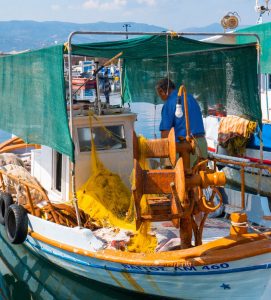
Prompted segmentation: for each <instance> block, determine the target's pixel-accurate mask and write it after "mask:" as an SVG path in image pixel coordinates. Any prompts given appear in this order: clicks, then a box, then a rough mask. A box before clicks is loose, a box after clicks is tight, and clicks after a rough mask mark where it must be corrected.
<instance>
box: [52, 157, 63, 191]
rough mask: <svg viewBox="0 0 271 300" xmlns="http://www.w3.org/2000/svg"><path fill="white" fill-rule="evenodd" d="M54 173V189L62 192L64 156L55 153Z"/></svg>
mask: <svg viewBox="0 0 271 300" xmlns="http://www.w3.org/2000/svg"><path fill="white" fill-rule="evenodd" d="M54 173H55V174H54V189H55V190H57V191H59V192H61V190H62V189H61V177H62V154H61V153H59V152H55V157H54Z"/></svg>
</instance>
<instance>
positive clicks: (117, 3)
mask: <svg viewBox="0 0 271 300" xmlns="http://www.w3.org/2000/svg"><path fill="white" fill-rule="evenodd" d="M126 4H127V0H111V1H102V0H87V1H85V2H84V3H83V8H87V9H101V10H111V9H119V8H121V7H123V6H125V5H126Z"/></svg>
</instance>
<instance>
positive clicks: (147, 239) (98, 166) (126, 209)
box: [77, 137, 157, 253]
mask: <svg viewBox="0 0 271 300" xmlns="http://www.w3.org/2000/svg"><path fill="white" fill-rule="evenodd" d="M144 140H145V139H144V138H143V137H140V138H139V148H140V153H141V158H140V164H141V167H142V168H146V167H147V165H146V160H145V158H144ZM91 144H92V148H91V149H92V151H91V176H90V178H89V179H88V180H87V182H86V183H85V184H84V185H83V186H82V187H81V188H80V189H79V190H78V191H77V197H78V204H79V207H80V208H81V209H83V210H84V212H85V213H87V214H89V215H90V216H91V218H92V219H94V220H95V222H96V223H97V224H98V225H99V226H102V227H118V228H122V229H127V230H130V231H132V232H133V233H134V235H133V237H132V238H131V240H130V242H129V244H128V246H127V250H128V251H131V252H144V253H150V252H154V249H155V248H156V246H157V240H156V238H155V236H153V235H150V234H149V231H150V223H147V222H144V223H143V224H142V226H141V227H140V229H139V231H136V230H135V220H134V218H135V217H134V209H133V206H134V205H133V203H134V202H133V197H132V196H131V193H130V191H129V189H128V188H127V187H126V186H125V184H124V183H123V182H122V180H121V178H120V177H119V175H117V174H115V173H112V172H111V171H110V170H108V169H107V168H106V167H105V166H104V164H103V163H102V162H101V161H100V159H99V157H98V154H97V152H96V150H95V145H94V141H93V139H91ZM132 177H133V176H132ZM132 184H133V179H132ZM141 207H142V212H145V211H146V210H147V201H146V198H145V197H144V196H143V198H142V201H141Z"/></svg>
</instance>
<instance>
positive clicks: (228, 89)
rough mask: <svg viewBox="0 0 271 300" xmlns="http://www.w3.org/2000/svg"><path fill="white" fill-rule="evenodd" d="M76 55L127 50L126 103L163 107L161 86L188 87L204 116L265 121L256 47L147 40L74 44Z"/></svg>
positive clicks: (110, 54) (161, 38)
mask: <svg viewBox="0 0 271 300" xmlns="http://www.w3.org/2000/svg"><path fill="white" fill-rule="evenodd" d="M72 51H73V54H77V55H89V56H93V57H106V58H112V57H114V56H115V55H116V54H118V53H120V52H122V53H123V54H122V56H121V58H123V102H150V103H154V104H157V103H161V102H160V99H159V98H158V96H157V94H156V91H155V85H156V82H157V81H158V80H159V79H161V78H164V77H166V76H167V74H169V77H170V78H171V79H172V80H173V81H174V82H175V83H176V85H177V86H179V85H181V84H185V86H186V87H187V90H188V93H191V94H193V95H194V96H195V97H196V98H197V100H198V101H199V102H200V104H201V108H202V110H203V112H204V113H205V114H208V110H210V109H211V108H212V107H213V106H214V105H219V107H220V109H221V110H223V111H224V112H226V113H228V114H237V115H242V116H247V117H249V118H251V119H254V120H258V121H260V120H261V108H260V100H259V95H258V78H257V51H256V46H255V44H248V45H226V44H218V43H207V42H201V41H196V40H192V39H188V38H184V37H178V36H174V37H166V36H143V37H141V38H134V39H129V40H123V41H118V42H105V43H92V44H84V45H73V47H72Z"/></svg>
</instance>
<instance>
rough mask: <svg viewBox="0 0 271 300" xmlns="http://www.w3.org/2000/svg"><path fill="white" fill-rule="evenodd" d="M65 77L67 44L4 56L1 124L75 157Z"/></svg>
mask: <svg viewBox="0 0 271 300" xmlns="http://www.w3.org/2000/svg"><path fill="white" fill-rule="evenodd" d="M64 92H65V89H64V77H63V46H54V47H50V48H46V49H42V50H37V51H33V52H26V53H22V54H18V55H11V56H5V57H1V58H0V107H1V117H0V128H1V129H3V130H5V131H7V132H10V133H13V134H15V135H17V136H19V137H21V138H22V139H23V140H24V141H25V142H27V143H36V144H42V145H47V146H49V147H52V148H53V149H55V150H57V151H59V152H61V153H63V154H66V155H68V156H70V157H71V159H72V160H73V143H72V140H71V137H70V133H69V128H68V119H67V113H66V102H65V93H64Z"/></svg>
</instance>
